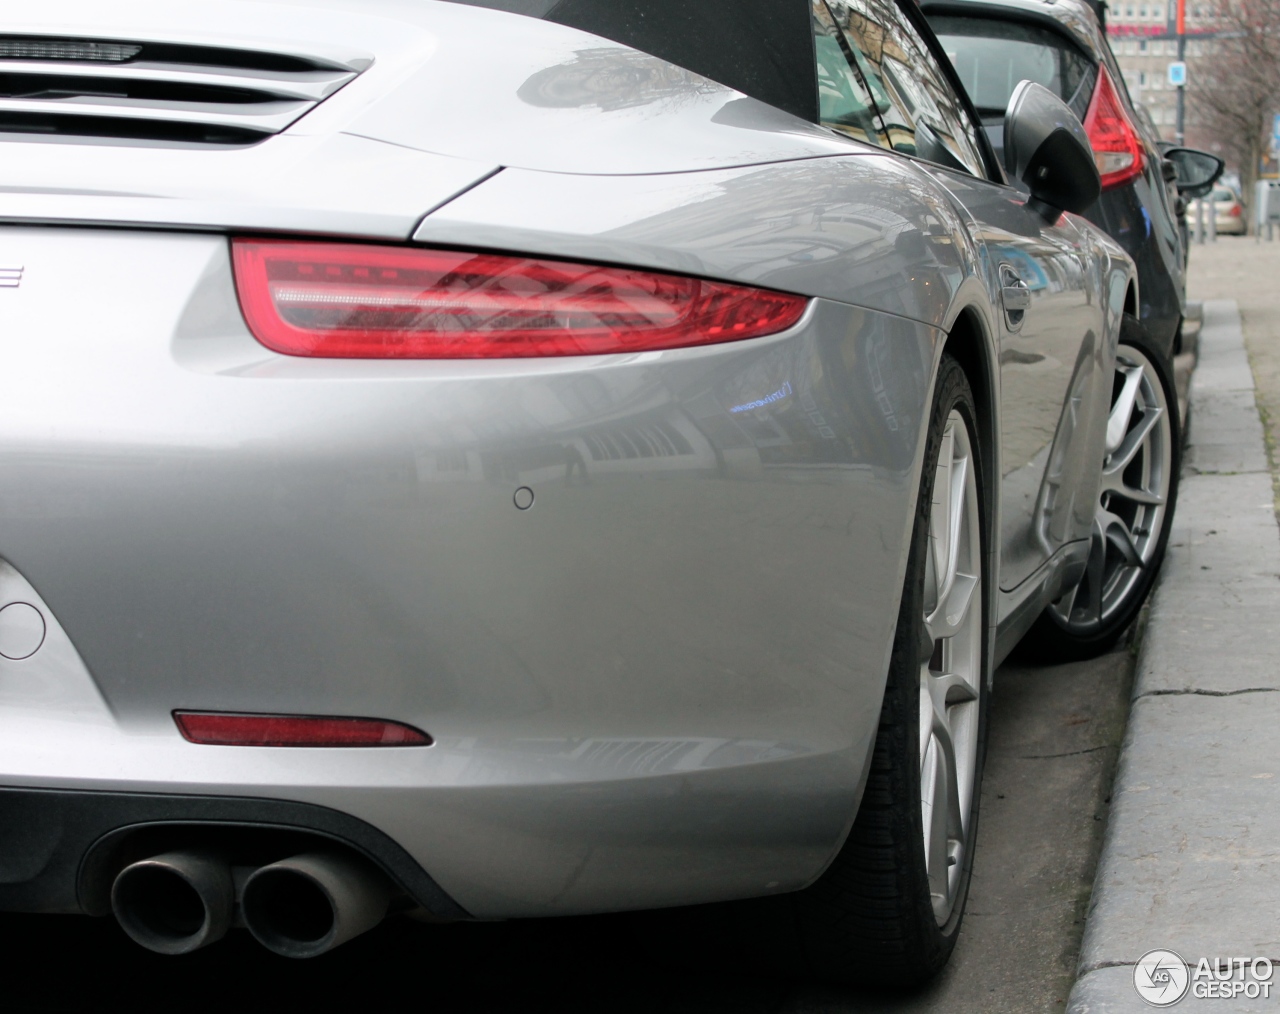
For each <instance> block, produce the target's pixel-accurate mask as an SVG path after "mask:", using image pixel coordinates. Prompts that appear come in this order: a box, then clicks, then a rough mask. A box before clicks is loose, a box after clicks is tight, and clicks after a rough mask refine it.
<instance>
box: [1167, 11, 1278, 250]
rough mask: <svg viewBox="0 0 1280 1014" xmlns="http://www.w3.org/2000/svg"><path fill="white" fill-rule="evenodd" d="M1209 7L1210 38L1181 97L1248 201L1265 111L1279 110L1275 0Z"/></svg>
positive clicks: (1262, 148)
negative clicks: (1235, 170)
mask: <svg viewBox="0 0 1280 1014" xmlns="http://www.w3.org/2000/svg"><path fill="white" fill-rule="evenodd" d="M1211 10H1212V11H1213V17H1214V22H1215V23H1214V31H1215V33H1216V38H1213V39H1210V40H1205V48H1204V51H1203V52H1202V53H1201V54H1200V55H1199V56H1198V58H1197V59H1195V60H1194V61H1192V66H1191V68H1190V69H1191V74H1190V75H1189V77H1190V80H1189V82H1188V88H1187V100H1188V104H1189V105H1190V106H1191V110H1192V112H1193V113H1194V114H1195V116H1196V119H1197V120H1198V121H1199V125H1200V126H1201V127H1202V128H1203V129H1205V130H1206V132H1210V133H1212V134H1213V135H1214V136H1215V137H1216V138H1217V139H1218V140H1219V142H1220V143H1221V144H1222V147H1223V150H1224V153H1225V154H1226V155H1227V156H1228V161H1232V160H1234V161H1235V162H1236V164H1237V165H1239V167H1240V188H1241V189H1242V190H1243V191H1244V195H1243V196H1244V201H1245V206H1246V207H1249V206H1250V205H1251V204H1252V202H1253V189H1254V183H1255V182H1256V181H1257V179H1258V171H1259V166H1260V163H1261V161H1262V157H1263V154H1264V153H1265V152H1266V148H1267V138H1268V137H1269V136H1270V133H1271V129H1270V127H1271V117H1272V115H1273V114H1274V113H1275V112H1277V111H1280V0H1213V2H1212V6H1211ZM1253 227H1254V226H1253V223H1252V215H1251V216H1250V230H1252V229H1253Z"/></svg>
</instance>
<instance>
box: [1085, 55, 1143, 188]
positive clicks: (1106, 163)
mask: <svg viewBox="0 0 1280 1014" xmlns="http://www.w3.org/2000/svg"><path fill="white" fill-rule="evenodd" d="M1084 129H1085V133H1087V134H1088V135H1089V143H1090V145H1092V146H1093V157H1094V160H1095V161H1096V162H1097V164H1098V175H1099V176H1101V177H1102V189H1103V190H1110V189H1111V188H1112V187H1118V186H1120V184H1122V183H1127V182H1128V181H1129V180H1131V179H1133V178H1134V177H1135V176H1137V175H1138V174H1139V173H1141V172H1142V169H1143V154H1142V139H1141V138H1140V137H1138V132H1137V130H1135V129H1134V126H1133V123H1132V122H1130V120H1129V117H1128V115H1127V114H1126V113H1125V111H1124V105H1123V104H1122V103H1121V101H1120V96H1119V94H1118V93H1117V92H1116V86H1115V84H1114V83H1113V82H1112V80H1111V75H1110V74H1108V73H1107V68H1106V67H1099V68H1098V83H1097V85H1096V86H1095V87H1094V90H1093V98H1092V99H1091V100H1090V101H1089V110H1088V112H1086V113H1085V116H1084Z"/></svg>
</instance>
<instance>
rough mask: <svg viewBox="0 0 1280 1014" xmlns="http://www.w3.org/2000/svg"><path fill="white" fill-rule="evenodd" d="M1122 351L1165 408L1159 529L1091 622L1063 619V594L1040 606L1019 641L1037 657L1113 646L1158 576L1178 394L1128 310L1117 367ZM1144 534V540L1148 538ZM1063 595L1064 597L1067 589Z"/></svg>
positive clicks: (1071, 657)
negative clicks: (1121, 587) (1119, 593)
mask: <svg viewBox="0 0 1280 1014" xmlns="http://www.w3.org/2000/svg"><path fill="white" fill-rule="evenodd" d="M1126 349H1129V350H1132V351H1133V352H1134V353H1136V354H1137V355H1136V356H1133V357H1131V358H1132V361H1133V362H1138V361H1139V359H1138V357H1141V360H1142V361H1144V362H1143V365H1144V367H1147V366H1149V368H1150V371H1151V373H1152V374H1153V375H1154V378H1155V380H1156V381H1157V382H1158V384H1159V386H1160V390H1161V392H1162V394H1163V398H1164V404H1165V406H1166V407H1167V410H1166V411H1165V412H1164V414H1163V416H1162V421H1161V423H1160V424H1159V425H1163V426H1164V427H1165V436H1164V439H1166V440H1167V441H1168V446H1169V453H1170V460H1169V466H1168V467H1169V473H1168V493H1167V495H1166V496H1165V503H1164V510H1163V511H1162V512H1161V513H1160V516H1159V525H1160V529H1159V531H1158V532H1155V533H1154V539H1150V542H1151V550H1150V555H1149V556H1148V557H1147V558H1146V560H1145V562H1144V564H1143V566H1142V567H1141V568H1140V572H1139V573H1138V574H1137V575H1136V577H1135V579H1134V580H1133V581H1132V583H1131V584H1130V585H1129V586H1128V588H1127V590H1126V591H1125V593H1124V595H1123V597H1122V598H1121V599H1120V600H1119V601H1118V602H1117V603H1116V605H1115V606H1114V608H1113V609H1112V610H1111V611H1110V612H1108V613H1107V614H1106V615H1105V616H1104V615H1102V614H1101V611H1100V612H1099V616H1098V618H1097V619H1096V621H1094V620H1093V619H1091V618H1086V617H1085V616H1084V615H1083V613H1082V616H1081V619H1080V620H1079V621H1078V622H1074V623H1069V622H1067V621H1066V620H1065V619H1064V617H1063V615H1062V613H1063V605H1062V603H1063V601H1064V600H1065V598H1066V596H1065V595H1064V597H1063V599H1060V600H1059V601H1058V602H1057V603H1053V604H1051V605H1049V606H1047V607H1046V608H1045V610H1044V612H1043V613H1041V614H1040V617H1039V618H1038V619H1037V620H1036V622H1035V625H1034V626H1033V627H1032V628H1031V630H1030V631H1029V632H1028V633H1027V635H1026V637H1025V638H1024V639H1023V648H1022V654H1024V655H1026V656H1029V657H1031V658H1034V659H1036V660H1038V661H1045V662H1070V661H1078V660H1081V659H1087V658H1094V657H1096V656H1098V655H1102V654H1104V653H1106V652H1108V651H1110V650H1111V649H1112V648H1114V647H1115V645H1116V643H1117V642H1118V641H1119V640H1120V638H1121V637H1122V636H1123V635H1124V634H1125V633H1126V631H1128V630H1129V628H1130V626H1132V624H1133V621H1134V620H1135V619H1137V617H1138V613H1139V612H1140V611H1141V610H1142V606H1143V604H1144V603H1145V602H1146V600H1147V596H1148V595H1149V594H1150V593H1151V589H1152V587H1153V586H1154V585H1155V582H1156V578H1157V577H1158V576H1159V573H1160V566H1161V564H1162V563H1163V562H1164V555H1165V550H1166V549H1167V548H1168V544H1169V530H1170V528H1171V527H1172V525H1173V515H1174V510H1175V509H1176V507H1177V503H1178V476H1179V473H1180V471H1181V468H1182V427H1181V421H1180V419H1179V413H1178V393H1177V389H1176V388H1175V386H1174V383H1173V375H1172V370H1171V367H1170V365H1169V361H1168V359H1167V358H1166V357H1165V356H1164V355H1163V354H1162V353H1161V351H1160V350H1159V349H1158V348H1156V346H1155V343H1154V342H1153V341H1152V340H1151V339H1150V337H1149V336H1148V335H1147V333H1146V329H1145V328H1143V326H1142V325H1141V324H1140V323H1139V322H1138V321H1137V320H1135V319H1134V318H1133V317H1131V316H1129V315H1128V314H1125V316H1124V320H1123V322H1122V324H1121V328H1120V347H1119V349H1118V350H1117V368H1119V366H1120V365H1121V363H1123V361H1124V359H1125V350H1126ZM1120 386H1121V385H1120V383H1119V373H1117V381H1116V382H1115V384H1113V395H1112V397H1113V399H1114V398H1115V396H1116V393H1118V390H1119V387H1120ZM1105 465H1106V461H1105V460H1104V462H1103V463H1102V466H1101V467H1105ZM1104 496H1105V494H1104ZM1102 506H1104V504H1101V503H1100V508H1101V507H1102ZM1138 530H1142V529H1138ZM1147 537H1148V538H1150V536H1147ZM1097 541H1098V534H1097V532H1096V531H1095V537H1094V540H1093V544H1092V545H1091V554H1092V553H1096V552H1097V551H1098V547H1097ZM1103 543H1104V545H1103V552H1104V554H1105V553H1106V552H1108V551H1109V549H1108V547H1107V546H1106V540H1105V539H1103ZM1091 559H1092V557H1091ZM1110 562H1111V561H1110V560H1107V559H1104V569H1105V567H1106V566H1108V565H1109V564H1110ZM1089 581H1090V576H1089V573H1086V575H1085V577H1084V578H1082V579H1081V585H1080V586H1079V587H1078V588H1076V589H1073V590H1074V592H1075V594H1076V595H1077V596H1079V595H1080V594H1085V595H1086V596H1087V595H1088V594H1090V593H1091V588H1090V586H1089V584H1088V582H1089ZM1067 594H1068V595H1069V594H1071V592H1068V593H1067Z"/></svg>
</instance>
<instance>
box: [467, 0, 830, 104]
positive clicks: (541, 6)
mask: <svg viewBox="0 0 1280 1014" xmlns="http://www.w3.org/2000/svg"><path fill="white" fill-rule="evenodd" d="M452 2H454V3H464V4H468V5H470V6H472V7H489V8H492V9H494V10H500V11H509V12H511V13H514V14H524V15H526V16H528V17H531V18H542V19H543V20H545V21H555V22H557V23H558V24H562V25H568V26H570V27H572V28H578V29H581V30H582V31H584V32H591V33H592V34H593V35H599V36H602V37H603V38H606V39H612V40H613V41H614V42H620V43H622V44H623V45H624V46H630V47H631V48H632V49H638V50H641V51H642V52H645V53H650V54H652V55H653V56H657V57H660V58H661V59H663V60H666V61H667V62H668V63H674V64H677V65H678V66H680V67H684V68H685V69H686V70H691V71H694V72H695V73H698V74H701V75H702V76H703V77H708V78H710V79H711V80H712V81H718V82H720V83H721V84H723V85H728V86H729V87H730V88H735V89H737V90H738V91H740V92H743V93H744V94H746V95H750V96H751V97H752V98H756V99H759V100H760V101H762V102H767V103H769V104H770V105H771V106H777V107H778V108H779V109H785V110H786V111H787V112H789V113H794V114H795V115H796V116H800V117H803V118H804V119H806V120H809V121H811V122H812V121H814V120H816V119H817V117H818V91H817V87H816V73H817V72H816V69H815V66H814V56H813V29H812V27H811V25H810V14H809V4H808V3H807V2H806V0H452Z"/></svg>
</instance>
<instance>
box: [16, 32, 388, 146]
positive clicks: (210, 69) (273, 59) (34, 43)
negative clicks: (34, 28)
mask: <svg viewBox="0 0 1280 1014" xmlns="http://www.w3.org/2000/svg"><path fill="white" fill-rule="evenodd" d="M371 62H372V61H371V60H369V59H366V58H361V57H352V58H350V59H347V60H345V61H337V60H334V59H331V58H320V57H312V56H306V55H298V54H293V53H291V54H282V53H274V52H267V51H259V50H247V49H226V48H220V47H213V46H193V45H186V44H179V43H167V42H128V41H121V40H116V39H60V38H33V37H18V36H0V132H3V133H20V134H28V135H29V134H42V135H69V136H72V137H102V138H133V139H138V140H150V141H160V142H191V143H197V144H199V143H203V144H253V143H254V142H256V141H260V140H262V139H263V138H265V137H268V136H270V135H271V134H275V133H278V132H279V131H281V130H284V129H285V128H286V127H288V126H289V124H291V123H293V122H294V121H295V120H297V119H298V118H299V117H301V116H302V115H304V114H305V113H306V112H308V111H309V110H310V109H312V108H314V107H315V106H316V105H317V104H318V103H320V102H323V101H324V100H325V99H327V98H328V97H329V96H330V95H332V94H333V93H334V92H336V91H337V90H338V89H339V88H341V87H342V86H343V85H345V84H347V82H349V81H350V80H351V79H352V78H354V77H355V76H356V75H357V74H359V73H360V72H361V71H362V70H363V69H364V68H365V67H367V66H368V65H369V64H370V63H371Z"/></svg>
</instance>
